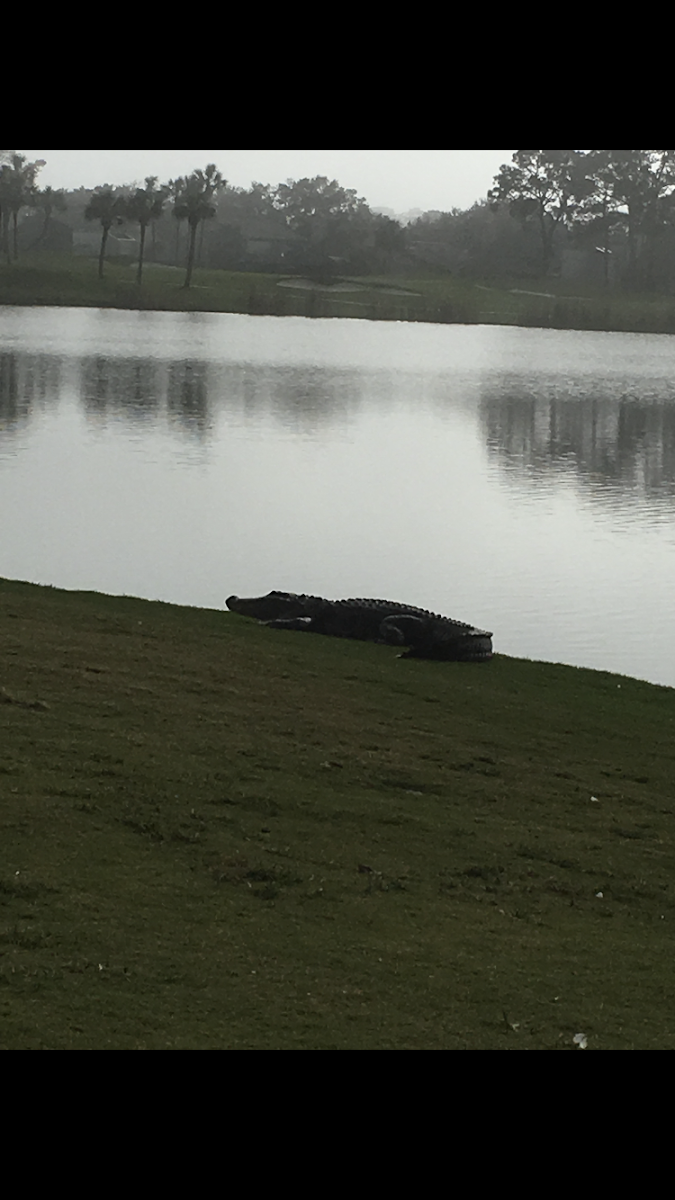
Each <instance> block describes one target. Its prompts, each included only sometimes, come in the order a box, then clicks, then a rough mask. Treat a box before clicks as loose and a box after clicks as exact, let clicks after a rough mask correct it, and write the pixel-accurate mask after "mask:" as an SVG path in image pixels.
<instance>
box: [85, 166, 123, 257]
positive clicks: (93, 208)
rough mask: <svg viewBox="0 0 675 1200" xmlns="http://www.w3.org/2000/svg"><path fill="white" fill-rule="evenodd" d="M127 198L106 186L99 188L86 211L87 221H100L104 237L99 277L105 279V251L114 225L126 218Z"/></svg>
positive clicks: (102, 239) (108, 185)
mask: <svg viewBox="0 0 675 1200" xmlns="http://www.w3.org/2000/svg"><path fill="white" fill-rule="evenodd" d="M126 208H127V198H126V196H124V195H123V193H122V192H119V191H116V190H115V188H112V187H110V184H105V185H104V186H103V187H98V188H96V190H95V191H94V194H93V196H92V198H91V200H90V201H89V203H88V205H87V207H86V208H85V210H84V215H85V217H86V219H87V221H100V222H101V229H102V230H103V235H102V237H101V253H100V254H99V258H98V277H99V279H103V274H104V267H105V251H106V246H107V244H108V237H109V234H110V230H111V229H112V227H113V225H121V224H122V223H123V221H124V220H125V217H126Z"/></svg>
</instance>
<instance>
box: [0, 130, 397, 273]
mask: <svg viewBox="0 0 675 1200" xmlns="http://www.w3.org/2000/svg"><path fill="white" fill-rule="evenodd" d="M45 165H46V164H45V163H44V162H38V163H28V162H27V161H26V158H25V156H23V155H21V154H18V153H17V152H15V151H0V215H1V217H2V231H3V236H2V241H3V250H4V254H5V257H6V259H7V261H8V263H11V262H12V260H13V259H14V260H15V259H16V258H17V257H18V252H19V251H18V241H17V220H18V215H19V212H20V211H21V209H22V208H28V209H31V210H32V211H33V212H34V213H35V212H38V211H42V212H43V214H44V222H43V225H42V230H41V234H40V237H39V238H38V239H37V241H38V243H39V242H40V241H45V239H46V237H47V234H48V232H49V228H50V223H51V220H52V217H53V215H54V214H55V213H60V212H63V211H65V207H66V204H68V205H69V207H70V208H71V209H73V208H77V209H78V218H77V219H79V216H80V214H81V217H82V219H83V220H84V221H90V222H96V223H98V224H99V225H100V227H101V241H100V251H99V275H100V276H101V277H103V275H104V271H105V261H106V253H107V249H108V242H109V238H110V235H111V233H112V232H113V231H114V230H116V229H118V228H119V227H121V226H122V225H131V226H136V227H137V228H138V230H139V235H140V245H139V262H138V274H137V281H138V284H139V285H141V283H142V279H143V269H144V264H145V258H146V241H147V234H148V230H149V229H152V230H153V233H156V231H157V229H162V230H163V231H164V232H165V233H166V225H167V221H168V220H173V221H174V222H175V241H176V250H175V255H174V258H175V260H176V261H178V259H179V257H180V244H181V232H182V228H184V227H185V228H187V231H188V237H187V248H186V255H185V257H186V276H185V285H184V286H185V287H186V288H189V287H190V286H191V284H192V278H193V272H194V267H195V262H196V259H197V250H198V242H199V245H200V248H201V249H203V243H204V237H205V231H206V226H207V224H209V223H213V222H214V218H216V216H217V217H218V227H217V232H216V233H215V234H214V236H213V237H212V239H211V246H210V254H209V258H210V260H211V261H210V263H209V265H215V266H224V267H227V266H229V267H236V266H237V265H238V263H240V262H241V261H242V260H243V258H244V232H245V231H246V230H248V231H251V230H253V231H254V232H258V233H260V232H262V237H261V239H260V240H261V241H262V242H263V243H264V242H265V240H266V239H269V238H271V239H272V240H273V241H275V240H276V242H278V243H279V244H283V246H284V247H285V251H287V257H288V262H287V266H288V268H289V269H290V270H293V269H305V270H317V271H321V270H336V269H338V268H341V269H364V270H366V271H367V270H377V269H382V270H384V269H386V266H387V261H388V256H389V255H390V252H391V251H393V250H396V249H397V248H398V249H399V250H403V248H404V231H403V229H402V228H401V226H400V225H399V224H398V222H396V221H395V220H391V219H390V218H389V217H386V216H383V215H381V214H378V213H375V212H373V211H372V210H371V209H370V208H369V206H368V205H367V204H366V201H365V200H363V199H362V198H360V197H359V196H358V194H357V193H356V192H355V191H352V190H349V189H347V188H344V187H342V186H341V185H340V184H339V183H338V182H336V181H331V180H329V179H327V178H323V177H319V178H316V179H311V180H310V179H303V180H299V181H295V180H289V181H288V182H287V183H283V184H279V185H278V186H277V187H272V186H270V185H267V184H261V183H254V184H253V186H252V187H251V188H250V189H241V188H233V187H230V186H229V185H228V183H227V181H226V180H225V179H224V177H223V175H222V174H221V172H220V171H219V170H218V168H217V167H216V166H215V165H214V164H210V165H208V166H207V167H206V168H204V169H203V170H197V171H193V172H192V173H191V174H190V175H186V176H181V177H179V178H177V179H172V180H169V181H168V182H167V183H160V182H159V180H158V179H157V178H156V177H153V176H150V177H148V178H147V179H146V180H145V184H144V186H143V187H126V188H124V187H123V188H119V187H112V186H110V185H107V184H106V185H103V186H101V187H97V188H95V189H94V190H93V191H92V192H87V193H85V203H84V206H83V207H82V205H81V195H80V194H78V193H70V194H68V193H66V192H64V191H58V192H55V191H53V190H52V189H51V188H45V189H40V188H39V187H38V185H37V178H38V175H39V172H40V170H41V169H42V167H43V166H45ZM12 220H13V222H14V238H13V243H12V239H11V236H10V226H11V222H12ZM168 241H169V238H168V237H166V236H165V238H164V245H163V259H164V260H166V257H167V255H168V245H167V243H168ZM213 260H215V261H213Z"/></svg>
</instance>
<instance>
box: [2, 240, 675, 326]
mask: <svg viewBox="0 0 675 1200" xmlns="http://www.w3.org/2000/svg"><path fill="white" fill-rule="evenodd" d="M183 279H184V273H183V272H182V271H180V270H177V269H172V268H165V267H155V266H152V264H149V265H148V266H147V268H146V272H145V277H144V284H143V287H142V289H139V288H137V286H136V283H135V267H134V265H133V264H130V263H109V264H108V265H107V267H106V278H105V279H104V280H103V281H100V280H99V279H98V278H97V264H96V262H94V261H92V260H91V259H86V258H83V259H81V258H72V257H64V256H58V255H46V254H44V255H34V256H30V255H28V256H26V257H25V258H24V259H22V260H21V261H20V263H19V264H18V265H16V266H12V267H7V266H3V265H0V305H10V304H12V305H19V306H37V305H47V306H49V305H57V306H63V307H68V306H74V307H91V308H121V309H148V310H156V311H160V312H161V311H169V312H233V313H251V314H261V315H262V314H267V315H270V316H303V317H361V318H366V319H371V320H380V321H422V322H432V323H440V324H470V325H475V324H506V325H523V326H532V327H540V328H545V329H588V330H601V331H602V330H606V331H617V332H636V333H671V334H672V333H675V300H673V299H672V298H670V297H664V296H648V295H647V296H643V295H635V294H631V293H622V292H620V291H612V292H610V293H607V292H605V291H604V290H602V289H597V288H596V289H592V288H589V289H583V288H580V285H579V284H576V283H575V284H568V285H564V284H561V283H559V282H555V281H550V280H546V281H543V282H542V283H540V284H537V283H536V282H534V283H532V282H531V283H523V281H522V280H521V281H520V282H518V281H514V282H513V283H512V284H508V283H502V284H499V285H498V286H496V287H488V286H485V285H481V284H477V283H472V282H470V281H467V280H463V279H458V278H454V277H449V276H444V277H441V278H433V277H428V276H423V277H422V278H412V279H411V278H400V279H391V278H382V279H375V278H373V279H361V280H354V281H352V282H353V284H354V288H355V290H354V291H352V292H349V291H347V292H341V291H331V290H330V289H328V288H324V289H322V290H318V291H312V290H302V289H299V290H298V289H295V288H289V287H287V286H283V287H280V286H279V284H280V283H283V284H287V283H288V282H289V281H288V280H287V279H283V278H282V277H280V276H278V275H262V274H243V273H237V272H228V271H197V272H196V274H195V286H194V287H193V288H192V289H191V290H190V291H185V290H184V289H183V287H182V283H183Z"/></svg>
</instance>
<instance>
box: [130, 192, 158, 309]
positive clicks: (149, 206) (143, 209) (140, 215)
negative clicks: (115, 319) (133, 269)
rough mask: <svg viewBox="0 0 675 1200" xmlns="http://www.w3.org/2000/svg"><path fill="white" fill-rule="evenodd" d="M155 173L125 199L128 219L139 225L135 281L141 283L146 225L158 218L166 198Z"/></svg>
mask: <svg viewBox="0 0 675 1200" xmlns="http://www.w3.org/2000/svg"><path fill="white" fill-rule="evenodd" d="M158 182H159V181H158V179H157V177H156V175H151V176H148V178H147V179H146V181H145V188H138V189H137V190H136V191H135V192H134V194H133V196H130V197H129V199H128V201H127V206H126V211H127V217H128V219H129V220H130V221H135V222H136V223H137V224H138V225H140V227H141V250H140V254H139V256H138V277H137V281H136V282H137V283H138V286H139V287H140V286H141V284H142V283H143V262H144V260H145V238H146V234H147V232H148V225H150V224H151V223H152V222H153V221H157V220H159V218H160V217H161V215H162V210H163V208H164V204H165V202H166V199H167V190H166V188H158V187H157V184H158Z"/></svg>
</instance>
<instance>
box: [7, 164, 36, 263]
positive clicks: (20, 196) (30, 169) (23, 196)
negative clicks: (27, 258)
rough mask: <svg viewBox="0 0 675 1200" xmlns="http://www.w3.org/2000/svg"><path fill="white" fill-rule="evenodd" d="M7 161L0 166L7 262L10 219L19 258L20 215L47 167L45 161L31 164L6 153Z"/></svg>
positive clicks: (15, 252)
mask: <svg viewBox="0 0 675 1200" xmlns="http://www.w3.org/2000/svg"><path fill="white" fill-rule="evenodd" d="M4 158H5V161H4V162H3V163H2V165H1V166H0V210H1V211H2V232H3V241H4V246H5V252H6V254H7V262H8V264H11V261H12V258H11V254H10V248H9V218H10V215H11V216H12V218H13V222H14V258H15V259H17V258H18V257H19V243H18V226H19V213H20V212H21V209H22V208H24V206H25V205H26V204H30V203H31V202H32V201H33V200H34V197H35V191H36V187H37V177H38V173H39V172H40V171H41V170H42V168H43V167H44V166H45V165H46V164H45V162H44V159H40V160H39V161H38V162H34V163H29V162H27V161H26V157H25V155H23V154H17V153H16V152H14V153H12V154H8V153H7V152H6V151H5V152H4Z"/></svg>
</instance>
